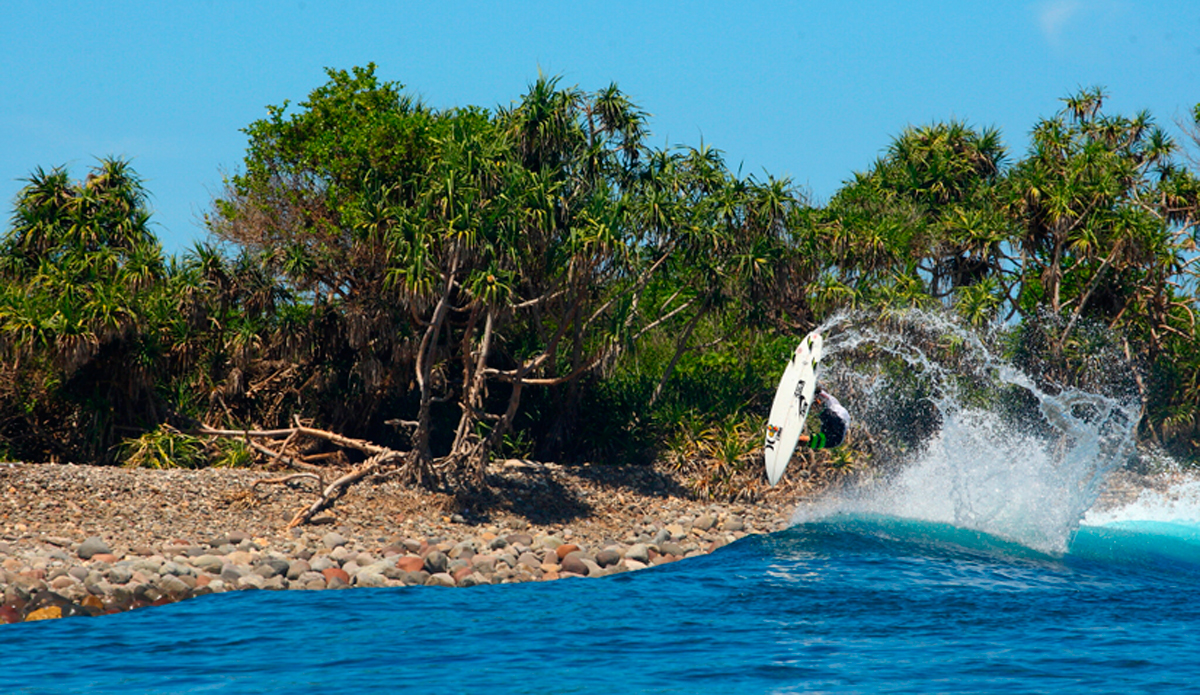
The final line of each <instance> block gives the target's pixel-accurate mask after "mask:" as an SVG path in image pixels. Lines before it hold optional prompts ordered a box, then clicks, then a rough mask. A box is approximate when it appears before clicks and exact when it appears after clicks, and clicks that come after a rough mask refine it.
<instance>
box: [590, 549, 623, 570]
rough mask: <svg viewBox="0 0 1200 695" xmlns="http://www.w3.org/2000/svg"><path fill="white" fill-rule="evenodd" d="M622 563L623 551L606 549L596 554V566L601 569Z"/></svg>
mask: <svg viewBox="0 0 1200 695" xmlns="http://www.w3.org/2000/svg"><path fill="white" fill-rule="evenodd" d="M620 561H621V551H619V550H617V549H616V548H605V549H604V550H601V551H600V552H598V553H596V564H597V565H600V566H601V567H608V566H610V565H615V564H617V563H618V562H620Z"/></svg>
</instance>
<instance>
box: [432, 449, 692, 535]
mask: <svg viewBox="0 0 1200 695" xmlns="http://www.w3.org/2000/svg"><path fill="white" fill-rule="evenodd" d="M576 479H577V480H578V482H576ZM589 490H591V491H593V492H592V494H595V492H599V493H600V494H605V493H608V492H617V491H627V492H631V493H634V494H637V495H640V496H644V497H661V498H667V497H684V498H688V497H691V492H690V491H689V490H688V489H687V488H686V487H684V486H683V485H681V484H680V483H679V481H678V480H677V479H676V478H675V477H674V476H672V475H670V474H668V473H666V472H664V471H660V470H657V469H656V468H654V467H653V466H645V465H625V466H619V465H595V464H590V465H589V464H579V465H564V466H562V467H561V468H558V469H557V470H554V471H551V470H547V469H538V468H536V467H534V468H531V469H529V470H522V471H519V472H505V473H502V474H501V473H489V474H488V475H487V476H486V478H485V481H484V485H483V487H480V488H474V489H463V490H459V491H457V492H456V493H455V495H454V498H455V502H456V504H457V505H458V507H459V508H460V509H461V510H462V512H461V517H462V522H464V523H468V524H483V523H488V522H491V521H493V519H494V518H495V517H496V516H498V515H506V514H511V515H513V516H516V517H519V518H521V519H523V520H525V521H526V522H528V523H530V524H536V525H540V526H553V525H562V524H566V523H570V522H572V521H577V520H579V519H585V518H588V517H590V516H591V515H592V514H593V512H595V510H596V508H595V505H594V503H593V502H592V501H590V500H589V499H586V497H589V496H591V495H589V494H588V492H589Z"/></svg>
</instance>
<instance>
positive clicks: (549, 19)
mask: <svg viewBox="0 0 1200 695" xmlns="http://www.w3.org/2000/svg"><path fill="white" fill-rule="evenodd" d="M735 5H737V7H736V8H735V7H734V6H735ZM372 61H373V62H375V63H376V64H377V65H378V74H379V75H380V77H382V78H383V79H387V80H394V81H398V82H400V83H403V84H404V85H406V86H407V89H408V91H410V92H412V93H415V94H417V95H419V96H421V97H422V98H423V99H424V100H425V101H426V103H428V104H429V105H431V106H433V107H436V108H445V107H451V106H464V105H479V106H485V107H494V106H496V105H508V104H510V103H511V102H512V101H514V100H516V99H518V98H519V97H520V96H521V95H522V94H523V93H524V91H525V90H526V87H527V86H528V85H529V83H530V82H532V81H533V80H534V79H536V77H537V75H538V71H539V70H541V71H542V72H544V73H547V74H550V75H559V76H561V78H562V81H563V83H564V84H567V85H577V86H579V87H580V88H582V89H585V90H595V89H599V88H601V87H604V86H607V85H608V84H610V83H613V82H615V83H617V85H618V86H620V87H621V88H622V90H624V91H625V92H626V93H628V94H630V95H631V97H632V98H633V99H634V101H635V102H636V103H638V104H639V105H640V106H641V107H642V108H643V109H644V110H646V111H648V112H650V113H651V114H652V118H651V121H650V129H651V131H652V133H653V139H652V143H653V144H655V145H658V146H662V145H678V144H686V145H698V144H699V143H700V142H701V141H702V140H703V141H704V142H705V143H707V144H710V145H712V146H715V147H717V148H719V149H721V150H723V151H724V152H725V155H726V159H727V161H728V162H729V163H730V164H731V165H732V166H734V167H735V168H736V167H737V166H738V165H740V166H741V167H742V171H743V173H746V174H750V173H754V174H758V175H762V174H763V173H764V172H769V173H771V174H773V175H775V176H789V177H791V178H792V179H793V180H794V181H795V182H796V183H797V184H799V185H800V186H802V187H803V188H805V189H806V190H807V191H809V192H810V193H811V195H812V197H813V198H814V199H815V200H816V201H817V202H822V201H824V200H827V199H828V198H829V196H830V195H832V194H833V193H834V192H835V191H836V190H837V189H838V187H839V186H840V185H841V184H842V182H844V181H845V180H847V179H848V178H849V177H851V176H852V175H853V172H855V171H861V170H864V169H866V168H868V167H869V166H870V165H871V163H872V162H873V161H874V160H875V158H876V157H877V156H878V155H879V154H880V152H881V151H882V150H883V149H884V148H886V147H887V145H888V143H889V142H890V141H891V139H892V138H893V137H894V136H895V135H897V134H898V133H899V132H900V131H901V130H903V128H905V127H906V126H908V125H920V124H926V123H931V122H934V121H944V120H949V119H952V118H955V119H959V120H964V121H966V122H968V123H970V124H972V125H975V126H979V127H982V126H995V127H998V128H1000V129H1001V131H1002V133H1003V136H1004V141H1005V143H1006V144H1007V145H1008V146H1009V150H1010V152H1011V153H1012V154H1013V155H1014V156H1019V155H1020V154H1021V153H1022V152H1024V150H1025V147H1026V146H1027V143H1028V139H1027V133H1028V131H1029V130H1030V128H1031V127H1032V126H1033V125H1034V123H1035V122H1036V121H1037V119H1039V118H1041V117H1048V116H1051V115H1053V114H1054V113H1055V112H1056V111H1057V110H1058V109H1059V108H1060V107H1061V102H1060V101H1059V99H1060V98H1062V97H1064V96H1066V95H1068V94H1070V93H1072V92H1074V91H1076V90H1077V89H1079V88H1080V87H1088V86H1093V85H1099V86H1103V87H1105V88H1106V90H1107V92H1108V94H1109V100H1108V102H1107V103H1106V107H1105V109H1106V111H1108V112H1110V113H1125V114H1132V113H1133V112H1136V111H1138V110H1142V109H1147V110H1149V111H1150V112H1151V113H1152V114H1153V115H1154V116H1155V118H1156V119H1157V120H1158V122H1159V123H1160V124H1162V125H1164V126H1167V127H1168V128H1169V130H1171V131H1172V132H1177V128H1176V125H1175V122H1176V121H1177V120H1179V119H1184V118H1186V117H1187V115H1188V113H1189V112H1190V110H1191V108H1192V107H1193V106H1194V105H1195V104H1196V103H1197V102H1200V2H1194V1H1192V0H1174V1H1165V0H1164V1H1160V2H1154V1H1152V0H1151V1H1144V2H1134V1H1132V0H1038V1H1035V2H993V3H983V2H965V1H961V0H960V1H958V2H911V1H910V2H901V1H897V2H828V1H823V2H788V3H784V2H754V1H753V0H743V2H741V3H731V2H690V3H684V2H625V1H623V0H610V1H608V2H587V1H581V2H566V1H562V0H559V1H557V2H523V3H498V2H457V1H455V0H441V1H440V2H383V1H381V0H357V1H356V0H347V1H343V2H336V3H335V2H319V1H317V0H302V1H301V0H289V1H287V2H256V1H253V0H241V1H238V2H233V1H226V0H190V1H189V2H185V3H169V2H161V0H159V1H158V2H134V1H122V0H109V1H108V2H103V3H97V2H56V1H55V0H34V1H26V0H4V3H3V7H2V8H0V199H3V202H4V218H5V227H4V228H5V229H7V219H8V217H9V215H10V213H11V209H12V201H13V199H14V197H15V196H16V194H17V192H18V191H19V190H20V188H21V186H22V185H23V184H22V182H21V181H20V179H22V178H24V177H27V176H28V175H29V173H30V172H31V171H32V170H33V169H34V168H35V167H38V166H41V167H44V168H47V169H49V168H51V167H55V166H62V165H65V166H67V167H68V169H69V170H70V172H71V174H72V176H73V177H74V178H81V177H83V176H84V175H85V174H86V173H87V170H88V167H90V166H91V165H92V164H94V163H95V161H96V158H98V157H103V156H119V157H124V158H128V159H131V160H132V161H133V166H134V169H135V170H136V171H137V172H138V173H139V174H140V175H141V176H142V178H143V179H144V182H145V184H146V187H147V188H148V190H149V191H150V193H151V196H152V199H151V205H152V208H153V210H154V213H155V214H154V220H155V222H156V223H157V226H156V228H155V231H156V232H157V233H158V235H159V237H160V238H161V239H162V241H163V244H164V246H165V247H166V249H167V250H168V251H171V252H179V251H182V250H184V249H185V248H186V247H188V246H190V245H191V243H192V242H193V241H195V240H198V239H201V238H203V237H204V235H205V232H204V229H203V227H202V226H201V224H200V221H199V220H200V217H201V215H202V214H203V213H204V212H205V211H207V210H208V208H209V205H210V201H211V199H212V196H213V195H214V194H216V193H218V192H219V190H220V187H221V181H222V177H223V175H225V174H227V173H231V172H235V171H237V170H238V169H239V167H240V164H241V161H242V157H243V156H244V153H245V147H246V140H245V136H244V134H243V133H241V132H240V129H242V128H244V127H246V126H247V125H248V124H249V123H251V122H252V121H254V120H255V119H258V118H261V117H263V116H264V115H265V114H266V110H265V107H266V106H267V105H269V104H280V103H282V102H283V101H284V100H290V101H291V102H293V103H295V102H299V101H303V100H304V98H305V97H306V96H307V94H308V93H309V92H310V91H311V90H312V89H314V88H316V87H317V86H319V85H321V84H323V83H324V82H325V79H326V77H325V74H324V68H325V67H335V68H350V67H352V66H355V65H365V64H366V63H368V62H372Z"/></svg>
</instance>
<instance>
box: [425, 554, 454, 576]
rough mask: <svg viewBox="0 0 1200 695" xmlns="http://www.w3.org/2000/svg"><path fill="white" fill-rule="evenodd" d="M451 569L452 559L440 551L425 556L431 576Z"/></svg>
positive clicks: (426, 565)
mask: <svg viewBox="0 0 1200 695" xmlns="http://www.w3.org/2000/svg"><path fill="white" fill-rule="evenodd" d="M449 567H450V558H449V557H447V556H446V554H445V553H443V552H442V551H440V550H434V551H432V552H430V553H429V554H428V555H426V556H425V569H426V570H428V571H429V573H430V574H439V573H442V572H445V571H446V570H447V569H448V568H449Z"/></svg>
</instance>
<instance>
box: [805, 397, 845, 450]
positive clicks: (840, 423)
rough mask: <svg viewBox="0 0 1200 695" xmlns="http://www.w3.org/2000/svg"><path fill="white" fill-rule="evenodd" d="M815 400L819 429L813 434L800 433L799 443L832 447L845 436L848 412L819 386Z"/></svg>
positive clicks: (816, 447) (812, 447) (839, 443)
mask: <svg viewBox="0 0 1200 695" xmlns="http://www.w3.org/2000/svg"><path fill="white" fill-rule="evenodd" d="M815 400H816V402H817V403H820V409H819V410H818V412H817V417H819V418H821V431H820V432H817V433H816V434H814V435H813V436H811V437H810V436H808V435H807V434H804V435H800V440H799V441H800V443H801V444H807V445H808V446H809V448H810V449H832V448H834V447H835V446H840V445H841V443H842V440H843V439H845V438H846V428H847V427H849V426H850V413H849V411H847V410H846V409H845V408H844V407H843V406H842V404H841V403H838V399H836V398H834V397H833V394H831V393H829V392H828V391H826V390H825V389H823V388H821V387H820V386H818V387H817V393H816V399H815Z"/></svg>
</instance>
